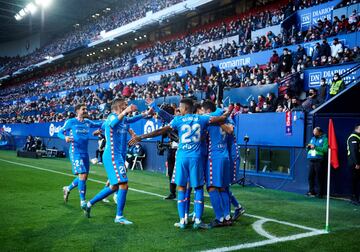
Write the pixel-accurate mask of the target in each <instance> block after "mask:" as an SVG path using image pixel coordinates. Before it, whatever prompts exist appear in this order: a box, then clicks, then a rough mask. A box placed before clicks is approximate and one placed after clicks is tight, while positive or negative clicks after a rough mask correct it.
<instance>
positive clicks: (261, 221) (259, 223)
mask: <svg viewBox="0 0 360 252" xmlns="http://www.w3.org/2000/svg"><path fill="white" fill-rule="evenodd" d="M0 161H3V162H7V163H10V164H15V165H20V166H24V167H29V168H33V169H36V170H40V171H47V172H52V173H56V174H61V175H64V176H68V177H74V175H72V174H69V173H65V172H59V171H55V170H52V169H46V168H41V167H38V166H34V165H28V164H24V163H18V162H13V161H9V160H6V159H1V158H0ZM88 180H89V181H92V182H95V183H99V184H105V182H104V181H100V180H97V179H92V178H88ZM129 190H130V191H134V192H138V193H143V194H147V195H152V196H156V197H160V198H164V197H165V196H164V195H161V194H157V193H152V192H148V191H144V190H139V189H135V188H129ZM204 206H205V207H206V208H212V207H211V206H209V205H204ZM244 215H245V216H248V217H251V218H255V219H259V221H256V222H255V223H254V224H253V228H254V230H255V231H256V232H257V233H258V234H259V235H261V236H264V237H266V238H268V240H264V241H259V242H253V243H245V244H240V245H236V246H231V247H223V248H217V249H213V250H206V251H207V252H215V251H216V252H220V251H232V250H239V249H245V248H254V247H260V246H265V245H268V244H275V243H278V242H285V241H292V240H297V239H301V238H305V237H311V236H315V235H321V234H326V232H325V231H323V230H320V229H315V228H311V227H307V226H302V225H298V224H294V223H290V222H286V221H279V220H276V219H270V218H266V217H262V216H258V215H252V214H244ZM268 221H270V222H275V223H279V224H283V225H287V226H292V227H297V228H300V229H304V230H310V231H311V232H306V233H302V234H297V235H290V236H285V237H280V238H277V237H275V236H272V235H271V234H269V233H268V232H266V231H265V230H264V229H263V227H262V225H263V224H264V223H265V222H268Z"/></svg>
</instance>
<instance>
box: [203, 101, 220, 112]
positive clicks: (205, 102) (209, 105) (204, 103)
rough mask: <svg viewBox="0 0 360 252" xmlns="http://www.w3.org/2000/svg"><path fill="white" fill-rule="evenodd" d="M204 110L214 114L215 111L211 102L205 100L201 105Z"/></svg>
mask: <svg viewBox="0 0 360 252" xmlns="http://www.w3.org/2000/svg"><path fill="white" fill-rule="evenodd" d="M201 106H202V107H203V108H204V109H205V110H208V109H209V110H210V111H211V112H214V111H215V110H216V105H215V103H214V102H213V101H211V100H205V101H204V102H203V103H202V105H201Z"/></svg>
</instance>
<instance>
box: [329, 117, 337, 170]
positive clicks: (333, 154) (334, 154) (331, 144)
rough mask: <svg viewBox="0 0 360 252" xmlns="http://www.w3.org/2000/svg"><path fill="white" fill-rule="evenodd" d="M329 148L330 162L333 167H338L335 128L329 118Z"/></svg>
mask: <svg viewBox="0 0 360 252" xmlns="http://www.w3.org/2000/svg"><path fill="white" fill-rule="evenodd" d="M328 134H329V149H331V160H330V164H331V166H332V167H334V169H337V168H339V157H338V145H337V142H336V136H335V130H334V123H333V120H332V119H331V118H330V119H329V130H328Z"/></svg>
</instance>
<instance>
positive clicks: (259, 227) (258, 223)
mask: <svg viewBox="0 0 360 252" xmlns="http://www.w3.org/2000/svg"><path fill="white" fill-rule="evenodd" d="M265 222H268V220H266V219H260V220H257V221H255V222H254V223H253V224H252V228H253V229H254V230H255V231H256V233H258V234H260V235H262V236H264V237H266V238H268V239H270V240H273V239H277V237H276V236H273V235H271V234H270V233H268V232H266V230H265V229H264V228H263V224H264V223H265Z"/></svg>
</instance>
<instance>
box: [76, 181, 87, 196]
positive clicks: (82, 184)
mask: <svg viewBox="0 0 360 252" xmlns="http://www.w3.org/2000/svg"><path fill="white" fill-rule="evenodd" d="M78 188H79V194H80V200H81V201H84V200H85V195H86V180H81V179H79V184H78Z"/></svg>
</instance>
